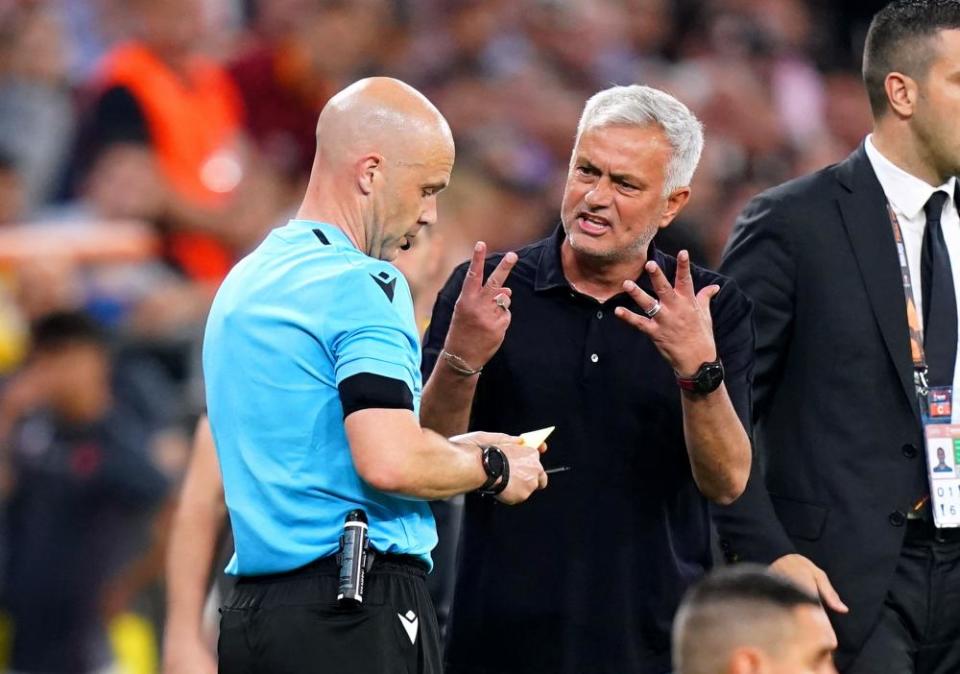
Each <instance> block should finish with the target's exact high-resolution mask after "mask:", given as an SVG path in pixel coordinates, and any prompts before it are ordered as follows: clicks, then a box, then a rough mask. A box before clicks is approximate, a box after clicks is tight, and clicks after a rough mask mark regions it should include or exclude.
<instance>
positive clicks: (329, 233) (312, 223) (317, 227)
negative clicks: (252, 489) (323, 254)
mask: <svg viewBox="0 0 960 674" xmlns="http://www.w3.org/2000/svg"><path fill="white" fill-rule="evenodd" d="M287 227H290V228H293V229H308V230H312V231H313V232H314V234H316V233H317V232H318V231H319V232H320V233H321V234H322V235H323V236H322V238H321V236H320V235H317V239H318V240H320V242H321V243H324V239H326V241H327V242H328V243H330V244H333V245H334V246H337V247H338V248H339V247H348V248H353V249H355V250H359V249H358V248H357V246H356V245H355V244H354V243H353V241H351V240H350V237H349V236H347V234H346V232H344V231H343V230H342V229H340V228H339V227H337V226H336V225H333V224H331V223H329V222H319V221H317V220H300V219H298V218H291V219H290V220H289V221H288V222H287ZM360 252H361V253H362V252H363V251H360Z"/></svg>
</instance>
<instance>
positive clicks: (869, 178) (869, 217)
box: [836, 145, 920, 422]
mask: <svg viewBox="0 0 960 674" xmlns="http://www.w3.org/2000/svg"><path fill="white" fill-rule="evenodd" d="M836 175H837V179H838V180H839V182H840V184H841V186H842V188H843V189H841V190H840V191H839V196H838V202H839V205H840V212H841V214H842V216H843V225H844V227H845V228H846V230H847V236H848V237H849V238H850V242H851V244H852V245H853V253H854V256H855V257H856V260H857V267H858V271H859V273H860V276H861V277H862V278H863V282H864V285H865V286H866V289H867V295H868V296H869V298H870V304H871V306H872V308H873V313H874V316H876V319H877V324H878V325H879V327H880V333H881V334H882V335H883V341H884V343H885V344H886V347H887V351H888V352H889V353H890V357H891V358H892V359H893V364H894V366H895V367H896V369H897V374H898V375H899V379H900V384H901V386H902V387H903V391H904V393H905V394H906V395H907V398H908V400H909V401H910V408H911V409H912V410H913V412H914V415H915V416H916V418H917V421H918V422H919V421H920V410H919V407H918V406H917V396H916V389H915V388H914V385H913V364H912V360H911V356H910V338H909V334H908V330H907V309H906V303H905V302H904V299H903V282H902V281H901V279H900V263H899V261H898V260H897V248H896V244H895V243H894V240H893V231H892V228H891V227H890V216H889V215H888V214H887V210H886V203H887V200H886V196H885V195H884V193H883V188H882V187H881V186H880V181H879V180H877V176H876V174H875V173H874V172H873V167H872V166H871V165H870V160H869V159H868V158H867V153H866V151H865V150H864V147H863V145H861V146H860V147H859V149H857V150H856V151H855V152H854V153H853V154H851V155H850V156H849V157H847V159H846V160H845V161H843V162H842V163H840V164H839V165H838V166H837V168H836ZM841 273H843V272H842V271H841Z"/></svg>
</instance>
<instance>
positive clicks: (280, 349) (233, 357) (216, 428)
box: [203, 220, 437, 575]
mask: <svg viewBox="0 0 960 674" xmlns="http://www.w3.org/2000/svg"><path fill="white" fill-rule="evenodd" d="M203 372H204V378H205V382H206V390H207V410H208V413H209V416H210V424H211V427H212V429H213V436H214V439H215V441H216V446H217V454H218V456H219V459H220V468H221V470H222V472H223V483H224V490H225V493H226V502H227V508H228V510H229V512H230V522H231V525H232V527H233V535H234V545H235V548H236V553H235V555H234V557H233V559H231V560H230V563H229V565H228V566H227V573H231V574H239V575H255V574H264V573H277V572H282V571H289V570H291V569H295V568H297V567H300V566H303V565H304V564H307V563H309V562H312V561H313V560H315V559H317V558H319V557H325V556H327V555H331V554H334V553H335V552H337V550H338V548H339V536H340V533H341V532H342V530H343V520H344V517H345V516H346V514H347V513H348V512H349V511H350V510H353V509H355V508H362V509H363V510H364V511H366V513H367V517H368V518H369V521H370V540H371V544H372V546H373V547H374V548H375V549H377V550H378V551H380V552H391V553H397V554H408V555H417V556H420V557H421V558H423V559H424V561H426V562H427V563H428V564H430V563H431V562H430V550H432V549H433V547H434V545H436V542H437V533H436V526H435V524H434V521H433V516H432V514H431V512H430V508H429V506H428V505H427V503H426V502H424V501H420V500H415V499H408V498H402V497H398V496H393V495H390V494H386V493H384V492H381V491H377V490H376V489H373V488H372V487H370V486H369V485H368V484H366V483H365V482H364V481H363V480H362V479H361V478H360V476H359V475H358V474H357V471H356V468H355V467H354V465H353V459H352V457H351V454H350V447H349V445H348V443H347V437H346V433H345V431H344V426H343V407H342V405H341V402H340V395H339V391H338V388H337V387H338V385H339V384H340V383H341V382H343V381H344V380H345V379H347V378H348V377H351V376H354V375H363V374H369V375H379V376H380V377H387V378H390V379H392V380H398V381H400V382H403V383H404V384H405V385H406V386H407V387H408V388H409V391H410V393H411V394H412V398H413V407H414V412H415V413H418V412H419V406H420V394H421V388H422V387H421V380H420V340H419V338H418V335H417V330H416V322H415V320H414V314H413V302H412V299H411V297H410V289H409V287H408V286H407V283H406V280H405V279H404V278H403V275H402V274H400V273H399V272H398V271H397V270H396V268H395V267H393V266H392V265H390V264H389V263H387V262H383V261H381V260H377V259H374V258H371V257H368V256H367V255H364V254H363V253H362V252H360V251H359V250H357V249H356V248H355V247H354V246H353V244H352V243H351V242H350V240H349V239H348V238H347V236H346V235H345V234H344V233H343V232H342V231H340V230H339V229H338V228H336V227H334V226H332V225H329V224H325V223H317V222H308V221H304V220H291V221H290V222H289V223H288V224H287V225H286V226H284V227H280V228H278V229H275V230H273V231H272V232H271V233H270V234H269V235H268V236H267V238H266V239H265V240H264V241H263V243H261V244H260V246H258V247H257V249H256V250H254V251H253V252H252V253H251V254H250V255H248V256H247V257H246V258H244V259H243V260H242V261H241V262H239V263H238V264H237V266H236V267H235V268H234V269H233V270H232V271H231V272H230V274H229V275H228V276H227V278H226V279H225V280H224V282H223V285H222V286H221V288H220V290H219V291H218V292H217V296H216V299H215V300H214V302H213V306H212V308H211V310H210V316H209V318H208V320H207V329H206V334H205V336H204V342H203ZM354 381H356V380H354ZM393 383H396V382H393ZM401 388H402V387H401Z"/></svg>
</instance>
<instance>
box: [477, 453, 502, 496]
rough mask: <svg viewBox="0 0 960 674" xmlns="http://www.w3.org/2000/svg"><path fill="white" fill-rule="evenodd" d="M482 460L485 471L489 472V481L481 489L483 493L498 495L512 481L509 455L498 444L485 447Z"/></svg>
mask: <svg viewBox="0 0 960 674" xmlns="http://www.w3.org/2000/svg"><path fill="white" fill-rule="evenodd" d="M482 449H483V453H482V454H481V456H480V460H481V462H482V463H483V472H485V473H486V474H487V481H486V482H484V483H483V486H482V487H480V489H479V491H480V493H481V494H489V495H491V496H496V495H497V494H499V493H500V492H502V491H503V490H504V489H506V488H507V482H509V481H510V462H509V461H507V455H506V454H504V453H503V450H502V449H500V448H499V447H497V446H496V445H487V446H486V447H483V448H482Z"/></svg>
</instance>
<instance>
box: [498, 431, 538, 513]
mask: <svg viewBox="0 0 960 674" xmlns="http://www.w3.org/2000/svg"><path fill="white" fill-rule="evenodd" d="M497 446H498V447H499V448H500V449H501V450H502V451H503V453H504V455H505V456H506V457H507V461H508V462H509V464H510V480H509V481H508V482H507V488H506V489H504V490H503V491H502V492H500V493H499V494H497V496H496V499H497V500H498V501H500V502H501V503H506V504H507V505H516V504H517V503H523V502H524V501H526V500H527V499H528V498H530V494H532V493H533V492H535V491H537V490H538V489H543V488H544V487H546V486H547V474H546V473H545V472H544V470H543V466H542V465H541V464H540V454H541V453H543V452H545V451H547V445H546V444H542V445H540V447H528V446H527V445H515V444H512V443H502V444H498V445H497Z"/></svg>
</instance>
